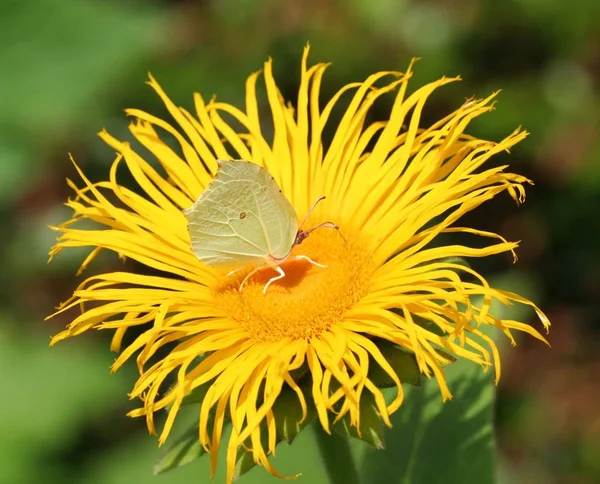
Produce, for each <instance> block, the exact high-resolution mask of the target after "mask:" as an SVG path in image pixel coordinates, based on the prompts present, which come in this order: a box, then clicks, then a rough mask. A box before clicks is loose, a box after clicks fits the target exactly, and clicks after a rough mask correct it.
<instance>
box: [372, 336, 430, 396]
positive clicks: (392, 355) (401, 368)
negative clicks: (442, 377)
mask: <svg viewBox="0 0 600 484" xmlns="http://www.w3.org/2000/svg"><path fill="white" fill-rule="evenodd" d="M377 347H378V348H379V351H381V354H382V355H383V357H384V358H385V359H386V361H387V362H388V363H389V364H390V366H391V367H392V368H393V370H394V371H395V372H396V375H398V378H399V379H400V381H401V382H402V383H408V384H410V385H416V386H420V385H421V373H420V371H419V366H418V365H417V360H416V359H415V355H414V354H412V353H408V352H407V351H404V350H402V349H401V348H400V347H399V346H397V345H394V344H392V343H389V342H387V341H383V340H381V341H378V342H377ZM369 379H370V380H371V381H372V382H373V383H374V384H375V385H377V386H378V387H379V388H389V387H393V386H395V385H396V384H395V383H394V380H392V378H391V377H390V376H389V375H388V374H387V373H386V372H385V371H384V370H383V368H381V367H380V366H379V365H378V364H377V363H376V362H375V361H373V362H372V364H371V365H370V366H369Z"/></svg>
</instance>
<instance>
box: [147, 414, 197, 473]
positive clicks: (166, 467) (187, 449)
mask: <svg viewBox="0 0 600 484" xmlns="http://www.w3.org/2000/svg"><path fill="white" fill-rule="evenodd" d="M204 454H206V452H205V450H204V448H203V447H202V446H201V445H200V441H199V440H198V426H197V425H194V426H192V427H190V428H189V429H188V430H186V431H185V433H184V434H183V435H181V436H180V437H179V438H178V439H177V440H175V442H173V443H172V444H171V445H170V446H169V447H168V448H167V449H166V451H165V452H164V453H163V454H162V455H161V456H160V457H159V459H158V461H157V462H156V464H154V469H153V470H154V475H158V474H162V473H163V472H167V471H170V470H171V469H175V468H176V467H181V466H183V465H186V464H189V463H190V462H193V461H195V460H196V459H199V458H200V457H202V456H203V455H204Z"/></svg>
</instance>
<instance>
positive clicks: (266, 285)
mask: <svg viewBox="0 0 600 484" xmlns="http://www.w3.org/2000/svg"><path fill="white" fill-rule="evenodd" d="M275 270H276V271H277V272H279V275H278V276H275V277H272V278H271V279H269V282H267V283H266V284H265V287H264V288H263V294H266V293H267V289H268V288H269V286H270V285H271V283H273V282H275V281H278V280H279V279H283V278H284V277H285V272H283V269H282V268H281V267H279V266H277V267H275Z"/></svg>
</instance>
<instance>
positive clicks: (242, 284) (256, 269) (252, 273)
mask: <svg viewBox="0 0 600 484" xmlns="http://www.w3.org/2000/svg"><path fill="white" fill-rule="evenodd" d="M264 267H265V266H260V267H257V268H255V269H253V270H251V271H250V272H248V275H246V277H244V280H243V281H242V283H241V284H240V292H242V289H243V288H244V285H245V284H246V282H248V279H250V278H251V277H252V276H253V275H254V274H256V273H257V272H258V271H260V270H261V269H263V268H264Z"/></svg>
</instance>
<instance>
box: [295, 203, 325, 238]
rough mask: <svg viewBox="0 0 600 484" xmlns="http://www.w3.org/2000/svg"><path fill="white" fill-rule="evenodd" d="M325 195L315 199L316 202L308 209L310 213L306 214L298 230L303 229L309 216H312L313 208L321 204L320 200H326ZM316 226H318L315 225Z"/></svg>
mask: <svg viewBox="0 0 600 484" xmlns="http://www.w3.org/2000/svg"><path fill="white" fill-rule="evenodd" d="M325 198H326V197H325V195H323V196H322V197H319V198H317V199H316V200H315V203H313V205H312V207H310V210H309V211H308V213H307V214H306V215H305V216H304V220H302V223H301V224H300V227H298V230H302V227H304V224H305V223H306V221H307V220H308V217H310V214H311V213H312V212H313V210H314V209H315V207H316V206H317V205H318V204H319V202H320V201H322V200H325ZM315 228H316V227H315ZM313 230H314V229H311V230H309V231H308V232H309V233H310V232H312V231H313Z"/></svg>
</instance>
